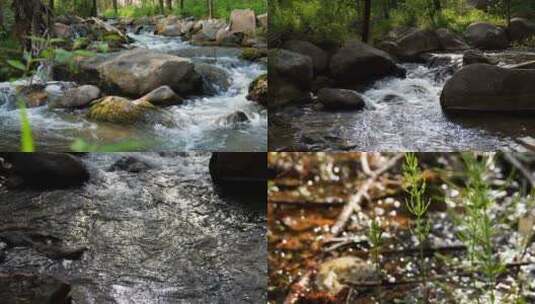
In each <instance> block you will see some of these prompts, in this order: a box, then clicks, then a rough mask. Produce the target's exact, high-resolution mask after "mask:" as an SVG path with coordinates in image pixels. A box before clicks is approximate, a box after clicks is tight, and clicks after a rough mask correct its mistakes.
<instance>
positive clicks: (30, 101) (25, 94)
mask: <svg viewBox="0 0 535 304" xmlns="http://www.w3.org/2000/svg"><path fill="white" fill-rule="evenodd" d="M45 88H46V86H45V85H43V84H33V85H31V86H20V87H17V95H18V97H19V98H20V99H21V100H22V101H24V104H25V105H26V107H27V108H36V107H40V106H43V105H45V104H46V102H47V100H48V93H47V92H46V90H45Z"/></svg>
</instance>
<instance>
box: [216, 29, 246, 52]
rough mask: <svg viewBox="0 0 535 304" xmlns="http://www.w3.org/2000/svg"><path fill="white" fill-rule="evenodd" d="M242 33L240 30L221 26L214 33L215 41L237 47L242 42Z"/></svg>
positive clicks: (222, 44)
mask: <svg viewBox="0 0 535 304" xmlns="http://www.w3.org/2000/svg"><path fill="white" fill-rule="evenodd" d="M243 38H244V34H243V33H241V32H231V31H230V30H229V29H226V28H222V29H220V30H219V31H218V32H217V34H216V43H217V45H221V46H234V47H238V46H240V45H241V44H242V41H243Z"/></svg>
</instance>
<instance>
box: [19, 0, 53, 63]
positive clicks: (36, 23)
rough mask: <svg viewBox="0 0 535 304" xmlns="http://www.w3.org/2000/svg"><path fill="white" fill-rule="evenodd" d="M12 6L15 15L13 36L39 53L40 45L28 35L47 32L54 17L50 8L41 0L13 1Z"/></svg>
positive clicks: (26, 46) (40, 34)
mask: <svg viewBox="0 0 535 304" xmlns="http://www.w3.org/2000/svg"><path fill="white" fill-rule="evenodd" d="M12 7H13V13H14V16H15V24H14V25H13V36H14V37H15V38H17V39H19V40H20V41H21V44H22V45H24V46H25V48H26V49H27V50H30V51H32V52H33V53H34V54H35V53H37V52H38V51H39V49H38V48H39V46H38V45H37V43H36V42H35V41H33V42H32V40H31V39H28V38H27V37H28V36H33V37H43V36H44V35H45V34H46V33H47V29H48V28H47V25H48V24H49V22H50V20H51V18H52V16H51V15H52V14H51V12H50V8H48V7H47V6H46V5H44V4H43V3H42V2H41V0H24V1H13V4H12Z"/></svg>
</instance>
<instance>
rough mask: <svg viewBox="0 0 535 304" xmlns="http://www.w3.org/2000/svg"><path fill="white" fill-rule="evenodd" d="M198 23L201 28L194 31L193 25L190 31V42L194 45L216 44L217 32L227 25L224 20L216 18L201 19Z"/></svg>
mask: <svg viewBox="0 0 535 304" xmlns="http://www.w3.org/2000/svg"><path fill="white" fill-rule="evenodd" d="M198 24H199V25H200V26H201V29H200V30H198V31H196V30H195V26H194V27H193V30H192V32H194V33H195V34H193V36H192V37H191V43H192V44H194V45H216V44H217V42H216V39H217V33H218V32H219V30H221V29H223V28H225V27H226V26H227V25H226V24H225V22H224V21H222V20H218V19H211V20H202V21H199V22H198Z"/></svg>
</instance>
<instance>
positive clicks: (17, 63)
mask: <svg viewBox="0 0 535 304" xmlns="http://www.w3.org/2000/svg"><path fill="white" fill-rule="evenodd" d="M7 63H8V64H9V65H10V66H12V67H14V68H16V69H19V70H21V71H24V72H26V66H25V65H24V63H22V62H21V61H20V60H8V61H7Z"/></svg>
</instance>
